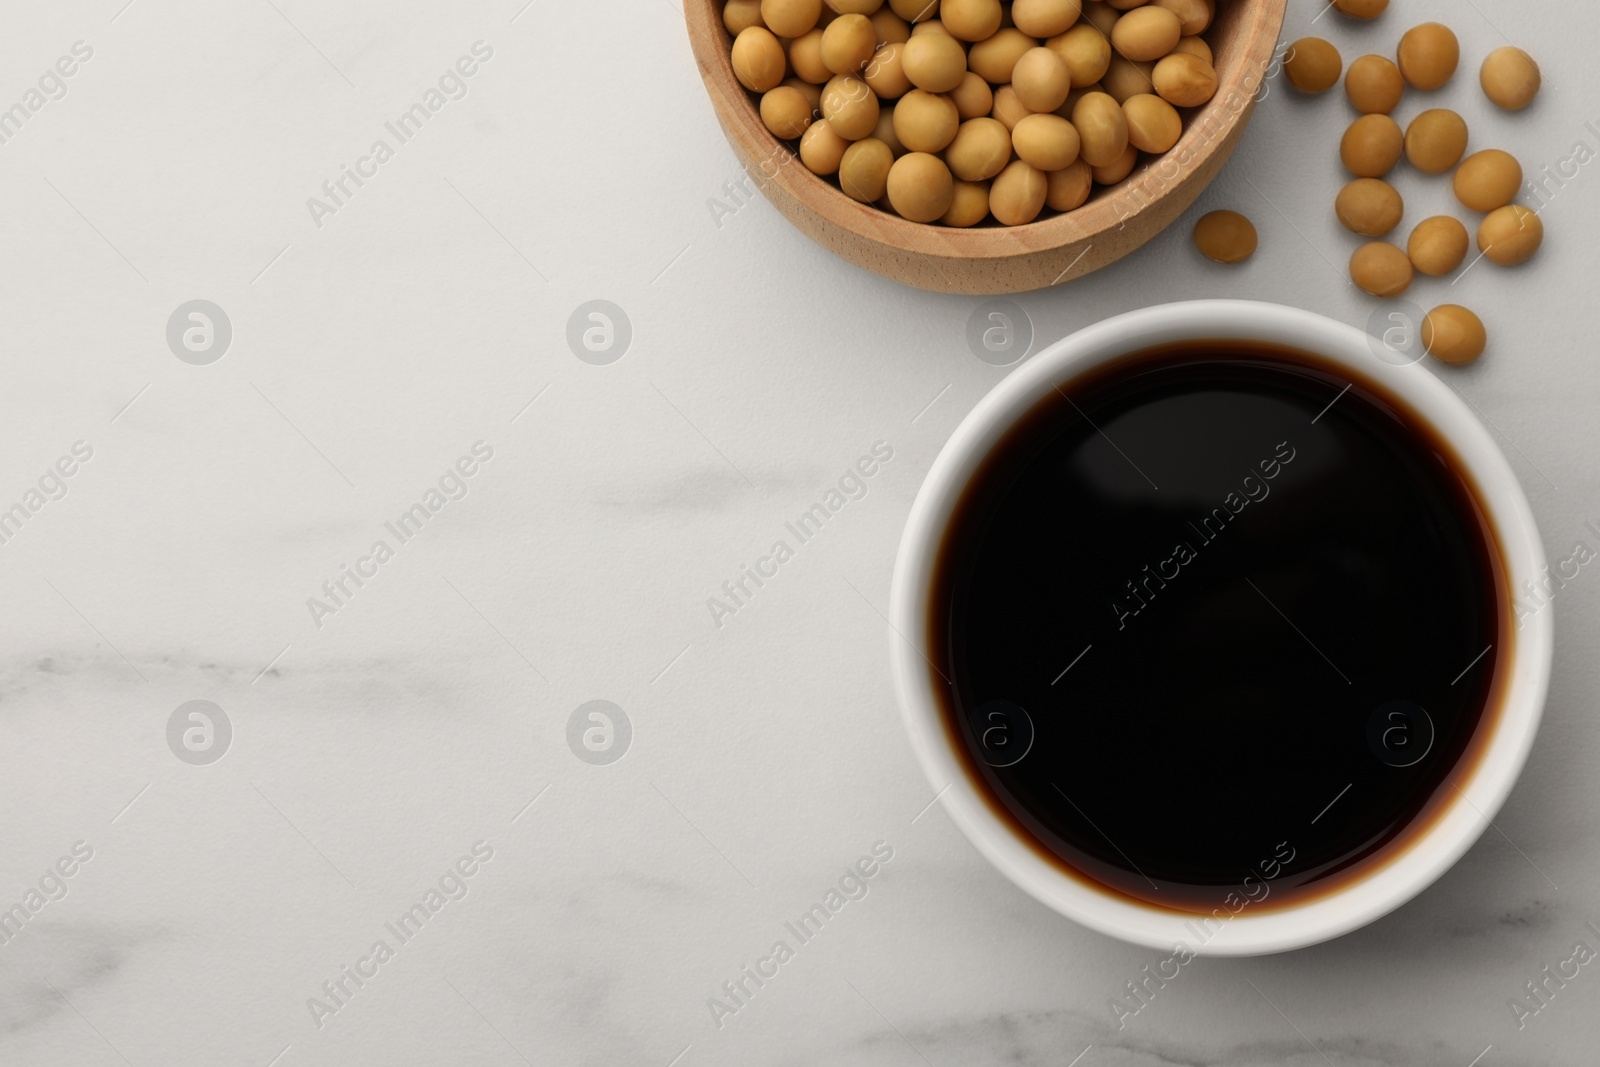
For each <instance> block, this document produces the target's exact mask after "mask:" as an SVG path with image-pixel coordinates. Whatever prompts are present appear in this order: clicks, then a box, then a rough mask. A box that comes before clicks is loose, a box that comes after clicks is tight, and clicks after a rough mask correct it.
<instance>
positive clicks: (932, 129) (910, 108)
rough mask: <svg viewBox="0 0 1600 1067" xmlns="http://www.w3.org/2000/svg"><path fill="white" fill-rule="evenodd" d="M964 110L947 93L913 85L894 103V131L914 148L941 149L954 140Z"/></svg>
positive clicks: (937, 150) (914, 149)
mask: <svg viewBox="0 0 1600 1067" xmlns="http://www.w3.org/2000/svg"><path fill="white" fill-rule="evenodd" d="M960 126H961V114H960V112H958V111H957V110H956V105H955V102H954V101H953V100H951V99H950V98H949V97H948V96H944V95H941V94H939V93H930V92H928V91H927V90H925V89H913V90H911V91H910V92H909V93H907V94H906V95H905V96H902V97H901V98H900V100H899V102H898V103H896V104H895V106H894V132H895V136H896V137H898V138H900V143H901V144H903V145H905V146H906V148H908V149H909V150H911V151H912V152H929V153H932V152H942V151H944V149H945V147H946V146H947V145H949V144H950V142H951V141H953V140H955V136H956V131H957V130H958V129H959V128H960Z"/></svg>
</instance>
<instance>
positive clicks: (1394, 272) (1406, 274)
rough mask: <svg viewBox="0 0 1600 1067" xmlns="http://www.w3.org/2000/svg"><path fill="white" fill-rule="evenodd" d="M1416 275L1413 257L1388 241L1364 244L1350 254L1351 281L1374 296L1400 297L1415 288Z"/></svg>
mask: <svg viewBox="0 0 1600 1067" xmlns="http://www.w3.org/2000/svg"><path fill="white" fill-rule="evenodd" d="M1412 277H1413V270H1412V267H1411V260H1410V259H1408V258H1407V257H1406V254H1405V253H1404V252H1402V251H1400V250H1399V249H1398V248H1396V247H1395V246H1394V245H1392V244H1389V243H1388V242H1386V241H1373V242H1371V243H1370V244H1364V245H1362V246H1361V247H1360V248H1358V249H1356V251H1355V255H1353V256H1351V257H1350V280H1351V281H1353V282H1355V283H1356V285H1357V286H1359V287H1360V288H1361V289H1362V290H1363V291H1365V292H1367V293H1370V294H1372V295H1373V296H1378V297H1384V298H1388V297H1392V296H1399V295H1400V294H1401V293H1403V292H1405V291H1406V290H1407V289H1409V288H1410V287H1411V279H1412Z"/></svg>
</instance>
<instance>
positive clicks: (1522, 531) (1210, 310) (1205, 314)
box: [889, 300, 1554, 956]
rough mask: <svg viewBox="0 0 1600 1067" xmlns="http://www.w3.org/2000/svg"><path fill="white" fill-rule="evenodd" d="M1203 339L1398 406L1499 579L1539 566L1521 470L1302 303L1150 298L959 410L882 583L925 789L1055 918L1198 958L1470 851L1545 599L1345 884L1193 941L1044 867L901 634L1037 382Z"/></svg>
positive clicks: (1311, 919)
mask: <svg viewBox="0 0 1600 1067" xmlns="http://www.w3.org/2000/svg"><path fill="white" fill-rule="evenodd" d="M1204 339H1223V340H1226V339H1233V340H1255V341H1262V342H1268V343H1273V344H1280V345H1284V346H1287V347H1292V348H1298V349H1302V350H1305V351H1309V352H1312V353H1314V354H1317V355H1320V356H1323V357H1325V358H1326V359H1327V360H1328V361H1329V362H1331V363H1334V364H1338V365H1342V366H1346V367H1349V368H1351V369H1352V370H1353V371H1354V372H1357V373H1360V374H1362V375H1364V376H1365V377H1367V378H1368V379H1371V380H1374V381H1376V382H1377V383H1378V384H1380V385H1381V386H1383V387H1385V388H1387V389H1389V390H1391V391H1392V392H1393V393H1394V394H1395V395H1397V396H1398V397H1399V398H1400V399H1402V400H1404V401H1407V402H1408V403H1409V404H1410V405H1411V406H1412V407H1413V409H1414V410H1415V411H1416V413H1417V414H1418V415H1420V416H1421V417H1423V418H1424V419H1425V420H1426V421H1428V422H1429V423H1430V425H1431V426H1432V428H1433V429H1434V430H1435V431H1436V432H1438V433H1439V434H1440V435H1441V436H1443V438H1444V439H1445V440H1448V441H1450V442H1451V444H1452V446H1453V447H1454V449H1455V450H1456V453H1457V456H1458V458H1459V459H1460V461H1461V464H1462V466H1463V467H1464V468H1465V469H1466V471H1467V473H1468V475H1469V476H1470V477H1471V478H1473V480H1474V481H1475V482H1476V484H1477V486H1478V487H1479V494H1480V497H1481V499H1480V503H1481V504H1482V505H1483V506H1484V508H1485V511H1486V512H1487V513H1488V516H1489V519H1490V522H1491V524H1492V525H1493V527H1494V529H1495V531H1496V533H1497V535H1498V537H1499V540H1500V547H1501V551H1502V553H1503V556H1504V559H1505V562H1506V565H1507V568H1508V575H1507V581H1508V583H1509V585H1510V587H1511V588H1512V589H1518V588H1521V587H1522V583H1523V582H1524V581H1526V580H1529V579H1534V578H1537V577H1539V576H1540V575H1541V574H1542V572H1543V570H1544V568H1545V554H1544V549H1543V543H1542V541H1541V540H1540V537H1539V531H1538V527H1537V523H1536V522H1535V519H1534V516H1533V511H1532V508H1531V506H1530V505H1529V503H1528V500H1527V497H1526V495H1525V493H1524V491H1523V489H1522V485H1521V483H1520V481H1519V480H1518V479H1517V477H1516V475H1515V473H1514V471H1513V470H1512V468H1511V466H1510V464H1509V462H1508V461H1507V459H1506V458H1505V455H1504V453H1503V452H1502V451H1501V450H1500V448H1499V446H1498V445H1497V444H1496V443H1495V441H1494V439H1493V438H1492V437H1491V436H1490V435H1489V432H1488V431H1487V430H1486V429H1485V427H1484V426H1483V424H1482V422H1481V421H1479V419H1478V417H1477V416H1476V415H1475V414H1474V413H1473V411H1472V410H1471V409H1470V408H1469V407H1468V405H1467V403H1466V402H1465V401H1464V400H1463V399H1462V398H1461V397H1460V396H1459V395H1458V394H1457V393H1456V392H1455V391H1454V390H1453V389H1452V388H1451V387H1450V386H1448V385H1446V384H1445V383H1444V382H1443V381H1441V380H1440V379H1439V378H1438V377H1436V376H1435V375H1434V374H1433V372H1432V371H1431V370H1430V369H1428V368H1426V367H1423V366H1421V365H1420V364H1419V363H1409V364H1405V365H1403V366H1398V365H1395V364H1392V363H1390V362H1388V361H1385V360H1381V359H1379V358H1378V357H1377V354H1376V351H1375V348H1374V347H1373V346H1374V345H1375V344H1376V342H1374V341H1373V339H1372V338H1370V337H1369V335H1368V334H1366V333H1364V332H1363V331H1361V330H1358V329H1356V328H1355V327H1353V326H1350V325H1347V324H1344V323H1340V322H1337V321H1335V320H1333V319H1329V318H1326V317H1324V316H1322V315H1319V314H1316V313H1314V312H1311V311H1306V310H1303V309H1300V308H1291V307H1285V306H1282V305H1278V304H1268V303H1259V302H1255V301H1244V300H1195V301H1188V302H1182V303H1174V304H1165V305H1157V306H1153V307H1147V308H1143V309H1140V310H1137V311H1132V312H1128V313H1126V314H1122V315H1118V316H1116V317H1114V318H1110V319H1106V320H1104V321H1102V322H1100V323H1097V324H1095V325H1093V326H1089V327H1086V328H1085V329H1082V330H1080V331H1078V332H1076V333H1074V334H1071V335H1070V336H1068V337H1066V338H1063V339H1062V340H1060V341H1057V342H1056V343H1054V344H1052V345H1050V346H1049V347H1048V348H1046V349H1044V350H1043V351H1041V352H1040V353H1039V354H1038V355H1036V356H1034V357H1032V358H1031V359H1029V360H1028V361H1027V362H1026V363H1024V364H1022V365H1021V366H1020V367H1019V368H1018V369H1017V370H1016V371H1014V372H1013V373H1012V374H1011V375H1010V376H1008V377H1007V378H1006V379H1004V380H1003V381H1002V382H1001V383H1000V384H999V385H997V386H996V387H995V388H994V389H993V390H991V391H990V392H989V394H988V395H986V396H985V397H984V398H983V399H982V400H981V401H979V403H978V404H977V405H976V406H975V407H974V408H973V409H972V411H971V412H970V413H969V414H968V415H967V416H966V418H964V419H963V420H962V422H961V424H960V425H959V426H958V427H957V428H956V430H955V432H954V433H953V434H952V435H951V437H950V439H949V441H948V442H947V443H946V444H945V446H944V447H943V449H941V451H940V452H939V455H938V456H937V457H936V458H935V460H934V462H933V464H932V465H931V466H930V468H929V470H928V474H927V476H926V478H925V480H924V482H923V484H922V486H921V488H920V489H919V491H918V493H917V496H916V499H915V501H914V503H913V505H912V508H911V511H910V514H909V516H908V518H907V521H906V526H905V531H904V534H903V535H902V539H901V542H900V548H899V552H898V555H897V557H896V561H895V569H894V578H893V585H892V589H891V593H890V611H889V619H890V633H889V641H890V660H891V667H892V672H893V676H894V683H895V690H896V695H897V698H898V703H899V706H900V711H901V718H902V721H903V722H904V724H905V727H906V730H907V733H908V735H909V738H910V741H911V745H912V749H913V750H914V752H915V753H916V756H917V760H918V763H919V764H920V765H921V767H922V769H923V772H924V774H925V775H926V777H927V780H928V783H929V785H930V787H931V788H933V789H934V790H937V791H938V796H937V798H936V799H939V800H940V801H941V802H942V803H943V806H944V808H945V810H946V811H947V812H948V813H949V815H950V817H951V819H952V820H953V821H954V822H955V823H956V825H957V827H958V828H960V830H961V832H962V833H963V835H964V836H966V838H967V839H968V840H969V841H970V842H971V843H972V844H973V845H974V846H975V847H976V848H977V849H978V851H979V852H980V853H981V854H983V855H984V856H985V857H986V858H987V859H988V860H989V861H990V862H991V863H993V864H994V865H995V866H996V867H997V868H999V869H1000V871H1001V872H1002V873H1004V874H1005V875H1006V876H1007V877H1008V878H1010V879H1011V880H1012V881H1013V882H1015V883H1016V884H1017V885H1018V886H1019V887H1020V888H1022V889H1023V890H1025V891H1026V892H1028V893H1029V894H1030V895H1032V896H1033V897H1034V898H1035V899H1037V900H1039V901H1040V902H1041V903H1043V904H1045V905H1047V906H1048V907H1050V908H1052V909H1053V910H1055V911H1057V912H1059V913H1060V914H1062V915H1064V916H1066V917H1068V918H1071V919H1073V920H1075V921H1077V922H1079V923H1081V924H1083V925H1085V926H1088V927H1090V928H1091V929H1094V930H1098V931H1100V932H1101V933H1105V934H1109V935H1111V936H1113V937H1117V938H1120V939H1122V940H1125V941H1129V942H1132V943H1134V944H1139V945H1143V946H1146V947H1149V948H1155V949H1173V948H1174V946H1175V945H1177V944H1180V943H1181V944H1184V945H1186V946H1188V948H1189V949H1190V950H1191V951H1193V952H1194V953H1195V954H1196V955H1209V956H1254V955H1263V954H1267V953H1273V952H1283V951H1288V950H1291V949H1296V948H1301V947H1305V946H1307V945H1312V944H1316V943H1319V942H1322V941H1327V940H1330V939H1332V938H1334V937H1338V936H1340V935H1342V934H1345V933H1348V932H1350V931H1352V930H1355V929H1357V928H1359V927H1361V926H1364V925H1366V924H1367V923H1370V922H1372V921H1374V920H1376V919H1378V918H1380V917H1381V916H1383V915H1386V914H1388V913H1389V912H1391V911H1393V910H1395V909H1396V908H1398V907H1400V906H1401V905H1402V904H1404V903H1406V902H1407V901H1408V900H1410V899H1411V898H1412V897H1414V896H1416V895H1417V894H1418V893H1420V892H1422V891H1423V890H1424V889H1426V888H1427V887H1428V886H1429V885H1431V884H1432V883H1433V882H1434V881H1436V880H1437V879H1438V878H1439V877H1440V876H1442V875H1443V874H1444V872H1445V871H1446V870H1448V869H1449V868H1450V867H1451V866H1452V865H1454V864H1455V862H1456V861H1457V860H1459V859H1460V858H1461V856H1462V855H1464V854H1465V853H1466V851H1467V850H1468V849H1469V848H1471V846H1472V845H1473V844H1474V843H1475V842H1476V841H1477V839H1478V838H1479V837H1480V836H1481V835H1482V833H1483V832H1484V831H1485V830H1486V829H1487V828H1488V826H1489V825H1490V824H1491V821H1492V820H1493V819H1494V817H1495V815H1496V813H1497V812H1498V811H1499V810H1500V807H1501V806H1502V805H1503V804H1504V802H1505V800H1506V798H1507V797H1508V796H1509V795H1510V792H1511V790H1512V788H1513V787H1514V785H1515V783H1516V780H1517V777H1518V775H1519V774H1520V773H1521V770H1522V768H1523V766H1524V765H1525V763H1526V761H1527V758H1528V754H1529V752H1530V751H1531V749H1532V746H1533V742H1534V738H1535V736H1536V734H1537V731H1538V726H1539V721H1540V718H1541V716H1542V712H1543V707H1544V703H1545V698H1546V696H1547V693H1548V689H1549V681H1550V670H1551V661H1552V654H1553V647H1554V629H1553V627H1554V619H1553V611H1552V610H1550V609H1549V607H1548V605H1547V606H1546V608H1544V609H1542V610H1540V611H1538V612H1536V613H1535V614H1533V615H1531V616H1528V617H1526V618H1519V619H1518V620H1517V626H1518V628H1517V629H1516V647H1515V649H1514V651H1513V653H1512V656H1511V662H1510V675H1509V681H1508V683H1507V685H1506V690H1505V696H1504V698H1503V700H1504V703H1503V705H1502V710H1501V714H1500V715H1499V717H1498V719H1497V721H1496V722H1495V724H1494V726H1493V733H1492V734H1490V735H1489V737H1488V739H1487V741H1486V743H1485V745H1484V749H1483V755H1482V757H1481V758H1480V759H1479V760H1478V762H1477V764H1476V765H1475V766H1472V767H1469V768H1467V769H1466V770H1465V771H1463V772H1458V778H1457V780H1456V781H1454V782H1453V783H1452V784H1453V785H1454V787H1455V788H1456V789H1457V791H1458V793H1459V797H1458V798H1457V799H1456V800H1455V801H1452V802H1449V803H1447V804H1446V805H1444V806H1443V809H1442V812H1441V813H1440V814H1439V816H1438V817H1437V818H1435V819H1434V821H1433V823H1432V825H1431V826H1430V827H1429V828H1427V829H1425V830H1424V831H1423V832H1421V833H1420V834H1419V835H1417V838H1416V840H1415V841H1413V842H1411V843H1409V844H1408V845H1407V846H1406V847H1405V848H1404V849H1402V850H1399V851H1398V852H1397V853H1396V854H1395V855H1393V856H1391V857H1387V858H1386V859H1385V861H1384V862H1383V863H1382V864H1379V865H1377V866H1376V867H1375V868H1374V869H1373V870H1371V871H1369V872H1367V873H1366V874H1364V875H1363V876H1362V877H1361V878H1360V879H1358V880H1356V881H1354V882H1351V883H1350V884H1348V885H1345V886H1343V887H1341V888H1339V889H1337V890H1335V891H1333V892H1331V893H1329V894H1327V895H1325V896H1322V897H1319V898H1315V899H1311V900H1309V901H1307V902H1305V903H1302V904H1297V905H1290V906H1284V907H1281V908H1275V909H1274V910H1271V911H1268V912H1265V913H1259V914H1257V913H1250V912H1249V911H1248V910H1242V911H1241V912H1240V913H1239V914H1238V915H1237V916H1235V917H1234V918H1232V920H1231V921H1230V922H1228V923H1227V924H1226V926H1225V928H1224V931H1225V935H1226V936H1219V937H1217V938H1216V939H1214V940H1206V941H1204V942H1197V938H1196V936H1195V933H1194V932H1193V928H1192V927H1191V925H1190V924H1191V923H1192V922H1193V920H1195V919H1196V918H1198V917H1197V916H1195V915H1192V914H1188V913H1183V912H1176V911H1169V910H1166V909H1161V908H1156V907H1154V906H1151V905H1145V904H1142V903H1137V902H1133V901H1130V900H1127V899H1121V898H1118V897H1116V896H1113V895H1112V894H1110V893H1108V892H1106V891H1104V890H1096V889H1093V888H1091V887H1090V886H1089V885H1088V884H1087V883H1086V882H1079V881H1077V880H1075V879H1073V878H1071V877H1070V876H1068V875H1066V874H1064V873H1063V872H1061V871H1060V870H1058V869H1057V868H1056V867H1054V866H1053V865H1051V864H1049V863H1048V862H1046V861H1045V860H1044V859H1043V858H1042V857H1041V856H1040V855H1039V854H1038V852H1037V851H1035V849H1034V848H1032V847H1030V846H1029V845H1028V844H1026V843H1024V842H1023V841H1022V840H1020V839H1019V838H1018V837H1017V836H1016V835H1015V834H1014V833H1013V832H1012V831H1011V830H1010V828H1009V827H1007V826H1005V825H1003V824H1002V823H1001V822H1000V821H999V819H998V818H997V817H996V816H995V814H994V813H993V812H992V811H991V810H990V809H989V807H988V804H987V803H986V801H985V799H984V798H983V797H982V796H980V795H979V793H978V791H977V790H976V788H975V787H974V785H973V783H972V782H971V781H970V779H969V778H968V776H967V772H966V770H965V768H964V767H963V766H962V765H961V764H960V761H959V760H958V758H957V757H956V755H955V754H954V753H953V752H952V750H951V747H950V745H949V743H948V741H947V739H946V736H945V734H944V730H943V722H942V714H941V712H940V710H939V706H938V703H937V698H936V695H935V685H934V682H933V677H932V671H931V669H930V667H929V665H928V664H927V662H926V660H925V657H923V655H922V653H921V651H920V650H919V649H918V648H917V647H916V646H914V645H913V644H912V640H913V639H915V640H921V638H922V635H923V634H925V633H926V632H927V628H926V620H927V612H928V609H929V604H928V602H927V593H928V589H929V581H930V578H931V575H932V573H933V567H934V564H935V556H936V554H937V549H938V545H939V542H940V538H941V536H942V533H943V531H944V529H945V527H946V524H947V522H948V520H949V517H950V514H951V511H952V509H953V507H954V504H955V501H956V500H957V498H958V497H959V495H960V493H961V490H962V489H963V488H964V486H965V485H966V482H967V480H968V478H969V477H970V476H971V475H972V474H973V473H974V471H975V470H976V468H977V466H978V463H979V461H980V460H981V459H982V457H983V456H984V455H985V454H986V453H987V452H988V450H989V449H990V448H991V447H992V446H993V444H994V443H995V441H996V440H997V439H998V438H999V436H1000V435H1001V434H1002V433H1003V432H1004V431H1005V430H1006V429H1007V428H1009V427H1010V426H1011V425H1012V424H1013V423H1014V422H1015V421H1016V419H1017V418H1019V417H1020V416H1021V415H1022V414H1023V413H1024V412H1026V411H1027V410H1029V408H1031V407H1032V406H1033V405H1034V404H1035V403H1037V402H1038V401H1039V400H1040V399H1042V398H1043V397H1044V396H1046V395H1048V393H1049V392H1050V391H1051V390H1053V389H1056V388H1057V387H1058V386H1066V385H1068V384H1069V383H1070V382H1071V381H1072V380H1073V379H1075V378H1077V377H1079V376H1080V375H1082V374H1084V373H1086V372H1088V371H1090V370H1092V369H1094V368H1096V367H1099V366H1102V365H1104V364H1106V363H1108V362H1112V361H1115V360H1117V359H1120V358H1122V357H1123V356H1126V355H1128V354H1131V353H1134V352H1138V351H1141V350H1144V349H1148V348H1151V347H1155V346H1159V345H1163V344H1170V343H1173V342H1176V341H1183V340H1204ZM1508 610H1509V608H1508ZM1460 778H1465V781H1464V782H1463V781H1461V780H1460Z"/></svg>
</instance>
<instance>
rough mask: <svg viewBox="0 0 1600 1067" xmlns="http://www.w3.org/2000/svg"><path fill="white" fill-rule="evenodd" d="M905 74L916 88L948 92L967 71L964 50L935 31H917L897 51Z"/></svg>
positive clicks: (933, 91)
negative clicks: (902, 49) (921, 32)
mask: <svg viewBox="0 0 1600 1067" xmlns="http://www.w3.org/2000/svg"><path fill="white" fill-rule="evenodd" d="M900 62H901V65H902V66H904V67H905V72H906V77H907V78H909V79H910V80H911V84H912V85H915V86H916V87H917V88H918V89H926V90H927V91H928V92H930V93H948V92H949V91H950V90H951V89H954V88H955V87H956V86H958V85H960V84H961V79H962V78H964V77H966V74H967V53H966V49H964V48H962V47H961V42H960V41H957V40H956V39H955V38H953V37H945V36H943V35H941V34H937V33H923V34H917V35H915V36H913V37H912V38H911V40H909V41H907V42H906V43H905V50H904V51H903V52H901V54H900Z"/></svg>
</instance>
